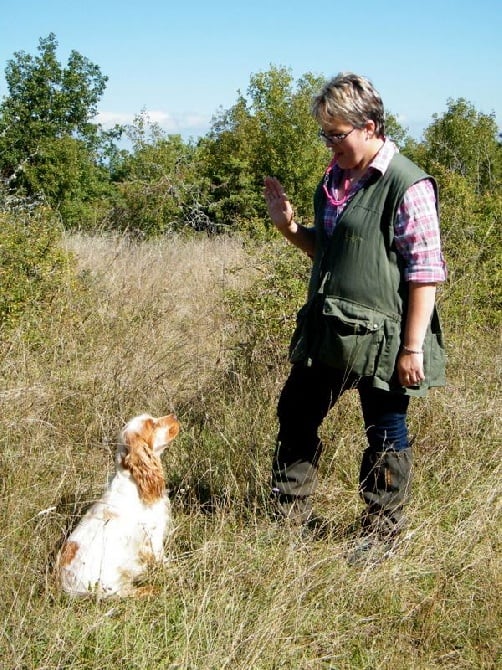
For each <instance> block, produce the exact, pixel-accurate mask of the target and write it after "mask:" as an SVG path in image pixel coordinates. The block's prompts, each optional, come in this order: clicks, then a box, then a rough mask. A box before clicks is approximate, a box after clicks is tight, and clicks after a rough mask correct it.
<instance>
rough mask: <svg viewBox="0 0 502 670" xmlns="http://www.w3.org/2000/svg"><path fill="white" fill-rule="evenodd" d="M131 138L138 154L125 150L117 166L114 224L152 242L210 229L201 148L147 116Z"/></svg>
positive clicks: (130, 131)
mask: <svg viewBox="0 0 502 670" xmlns="http://www.w3.org/2000/svg"><path fill="white" fill-rule="evenodd" d="M125 133H126V135H127V137H128V139H129V140H130V142H131V144H132V152H128V151H125V150H124V151H122V152H121V154H120V155H119V154H118V155H116V156H115V159H114V161H113V164H112V165H111V169H112V175H113V179H114V185H115V194H114V198H113V200H114V203H113V207H112V208H111V211H110V212H109V215H108V220H109V225H110V226H111V227H112V228H114V229H116V230H127V231H128V232H131V233H133V234H135V235H141V236H146V237H148V236H152V235H158V234H163V233H166V232H172V231H175V230H179V229H182V228H187V227H190V228H192V229H195V230H210V229H211V228H212V224H211V221H210V220H209V218H208V216H207V214H206V211H205V207H206V206H207V192H208V188H207V186H206V185H205V183H204V179H203V178H202V177H201V176H200V171H199V170H198V169H197V159H196V149H195V147H194V146H193V145H192V144H190V143H188V144H187V143H185V142H183V140H182V139H181V137H180V136H179V135H168V134H166V133H165V132H164V131H163V130H162V129H161V128H160V127H159V125H158V124H155V123H150V121H149V119H148V115H147V114H146V113H145V112H142V113H141V114H139V115H137V116H136V118H135V119H134V122H133V123H132V124H131V125H128V126H126V128H125Z"/></svg>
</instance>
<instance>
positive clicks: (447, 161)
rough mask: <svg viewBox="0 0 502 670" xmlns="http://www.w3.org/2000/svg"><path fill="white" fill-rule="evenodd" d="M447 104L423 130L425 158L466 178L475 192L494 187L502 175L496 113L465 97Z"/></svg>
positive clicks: (449, 101) (450, 100) (489, 189)
mask: <svg viewBox="0 0 502 670" xmlns="http://www.w3.org/2000/svg"><path fill="white" fill-rule="evenodd" d="M447 104H448V109H447V111H446V113H445V114H443V115H442V116H439V115H438V114H434V115H433V119H434V121H433V123H432V124H431V125H430V126H429V127H428V128H427V129H426V130H425V133H424V139H425V142H424V144H425V151H426V159H428V161H429V163H430V162H431V161H436V162H438V163H440V164H441V165H442V166H444V167H445V168H447V169H448V170H449V171H451V172H454V173H456V174H459V175H461V176H462V177H464V178H466V179H467V180H468V181H469V183H470V184H471V188H473V189H474V191H475V192H476V193H484V192H485V191H491V190H493V189H494V188H496V187H497V186H498V185H499V184H500V176H501V175H500V168H501V156H500V145H499V143H498V141H497V135H498V128H497V122H496V119H495V114H483V113H481V112H478V111H476V109H475V108H474V106H473V105H472V104H471V103H470V102H468V101H467V100H465V99H464V98H459V99H457V100H452V99H451V98H450V99H449V100H448V101H447Z"/></svg>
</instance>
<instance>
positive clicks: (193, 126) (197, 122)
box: [94, 109, 211, 136]
mask: <svg viewBox="0 0 502 670" xmlns="http://www.w3.org/2000/svg"><path fill="white" fill-rule="evenodd" d="M141 114H142V115H144V117H145V119H147V120H148V121H149V122H150V123H152V124H156V125H158V126H160V128H162V130H165V131H166V132H167V133H179V134H180V135H185V136H189V135H203V134H205V133H206V132H207V131H208V130H209V126H210V123H211V117H210V116H209V115H204V114H197V113H194V112H187V113H179V114H175V115H173V114H170V113H169V112H163V111H161V110H155V109H153V110H143V111H142V112H141ZM136 116H138V114H137V113H135V114H130V113H126V112H106V111H101V112H98V114H97V115H96V116H95V117H94V120H95V121H96V122H97V123H100V124H101V125H102V126H103V127H104V128H113V126H114V125H116V124H120V125H127V124H131V123H133V121H134V118H135V117H136Z"/></svg>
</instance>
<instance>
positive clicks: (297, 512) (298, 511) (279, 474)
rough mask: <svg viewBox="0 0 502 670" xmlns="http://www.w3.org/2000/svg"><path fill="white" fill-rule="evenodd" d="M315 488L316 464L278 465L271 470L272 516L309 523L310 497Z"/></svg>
mask: <svg viewBox="0 0 502 670" xmlns="http://www.w3.org/2000/svg"><path fill="white" fill-rule="evenodd" d="M316 486H317V464H312V463H310V462H308V461H296V462H295V463H287V464H286V463H282V464H280V463H278V462H277V460H276V459H274V463H273V468H272V495H271V505H272V513H273V515H274V517H275V518H276V519H278V520H281V519H282V520H287V521H289V522H292V523H293V524H298V525H303V524H306V523H308V521H309V519H310V518H311V516H312V495H313V493H314V491H315V489H316Z"/></svg>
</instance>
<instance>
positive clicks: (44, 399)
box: [0, 235, 502, 670]
mask: <svg viewBox="0 0 502 670" xmlns="http://www.w3.org/2000/svg"><path fill="white" fill-rule="evenodd" d="M67 244H68V247H69V248H70V249H71V250H72V251H73V252H74V253H75V254H76V257H77V259H78V272H79V278H80V280H79V283H78V284H77V285H75V282H74V281H73V280H72V281H70V279H69V281H68V286H67V287H63V289H64V290H63V291H62V294H61V298H60V302H59V303H58V305H55V306H54V309H53V310H52V311H51V313H50V314H46V315H45V316H44V317H43V318H42V317H37V318H39V319H40V321H39V322H35V321H33V320H32V321H31V322H28V323H26V324H25V325H24V326H23V327H22V328H21V330H20V331H19V332H18V333H17V334H16V333H14V334H13V335H11V336H10V337H9V340H8V341H6V342H3V343H2V345H1V349H0V356H1V358H0V427H1V430H0V459H1V470H0V477H1V491H2V505H1V508H0V552H1V553H0V562H1V576H2V579H1V591H0V602H1V604H0V666H1V667H2V668H5V669H6V670H56V669H58V670H59V669H63V668H65V669H70V668H71V669H72V670H84V669H85V670H87V669H89V670H91V669H92V670H104V669H110V670H112V669H115V668H120V669H121V670H133V669H134V670H157V669H159V670H168V669H170V670H174V669H175V668H176V669H179V670H181V669H183V670H222V669H224V668H232V670H249V669H253V670H282V669H284V670H317V669H319V670H321V669H327V668H331V669H336V670H349V669H350V670H352V669H361V670H362V669H365V670H377V669H378V670H380V669H381V670H396V669H398V668H399V669H406V670H433V669H435V668H444V669H446V668H451V669H455V670H464V669H465V670H467V669H469V670H471V669H473V668H479V669H485V668H486V669H494V670H495V669H496V668H500V667H502V656H501V645H500V639H501V635H500V632H501V622H502V616H501V604H500V603H501V574H502V571H501V567H502V566H501V551H500V550H501V525H500V520H501V519H500V494H501V472H500V469H501V468H500V461H501V458H500V457H501V443H500V416H499V415H500V387H499V384H500V341H497V337H496V335H495V334H494V333H488V334H487V333H483V332H482V331H481V330H480V329H476V328H466V329H464V328H463V325H462V319H461V317H458V318H457V320H456V321H454V322H449V323H445V331H446V335H447V339H448V355H449V359H448V360H449V363H448V386H447V387H446V388H445V389H437V390H434V391H433V392H431V393H430V394H429V395H428V396H427V397H426V398H425V399H420V400H417V401H414V402H413V403H412V405H411V409H410V431H411V433H412V435H413V436H414V438H415V442H414V445H415V459H416V467H415V479H414V488H413V498H412V503H411V505H410V507H409V517H410V529H409V532H408V534H407V535H406V536H405V538H404V540H403V543H402V545H401V546H400V548H399V551H397V552H396V553H395V555H394V556H392V557H390V558H389V559H388V560H387V561H385V562H383V563H381V564H379V565H377V566H374V567H370V566H365V567H364V566H363V567H358V568H356V567H353V566H350V565H348V564H347V562H346V560H345V559H344V552H345V549H346V546H347V543H348V541H349V539H350V538H349V536H348V529H350V527H351V525H352V524H353V523H354V522H355V521H356V519H357V517H358V515H359V513H360V511H361V503H360V500H359V498H358V495H357V474H358V468H359V459H360V454H361V451H362V449H363V447H364V435H363V432H362V426H361V418H360V414H359V408H358V403H357V398H356V397H355V396H354V395H351V394H346V395H345V396H344V398H343V399H342V400H341V401H340V403H339V404H338V405H337V407H336V408H335V409H334V410H333V412H332V414H331V415H330V416H329V418H328V419H327V421H326V423H325V425H324V427H323V433H324V435H323V437H324V441H325V443H326V452H325V455H324V457H323V460H322V463H321V477H320V486H319V492H318V495H317V497H316V501H315V506H316V511H317V512H318V513H319V514H321V515H322V516H323V517H324V518H325V520H326V522H327V528H328V531H327V533H326V534H325V535H323V536H317V535H315V534H309V533H307V532H300V531H299V530H297V529H296V530H295V529H292V528H287V527H284V526H278V525H276V524H275V523H274V522H273V521H272V520H271V519H270V518H269V516H268V515H267V510H266V501H267V496H268V478H269V466H270V460H271V455H272V451H273V446H274V439H275V432H276V419H275V404H276V401H277V396H278V393H279V391H280V388H281V385H282V383H283V381H284V378H285V375H286V374H287V370H288V364H287V360H286V343H287V337H288V335H289V333H290V328H289V325H290V324H289V322H290V321H291V319H292V318H293V317H294V311H295V309H296V305H294V304H290V301H289V300H285V301H284V304H283V306H282V308H283V309H284V311H285V314H286V316H285V317H284V318H283V316H282V314H281V315H279V314H278V315H277V319H276V320H275V319H274V316H273V315H272V317H271V316H270V314H269V313H268V312H266V309H265V308H266V302H265V303H264V302H263V301H262V300H261V297H262V294H261V293H260V291H261V289H260V285H261V284H266V285H267V286H269V285H270V282H272V285H273V282H274V263H273V260H270V259H273V257H274V253H275V250H274V248H272V250H270V249H269V250H268V251H267V253H263V254H261V253H260V249H259V248H258V247H250V246H249V247H248V246H245V245H243V244H241V243H239V242H238V241H237V240H232V239H230V238H221V239H214V240H211V239H207V238H201V239H196V240H182V239H170V240H160V241H158V240H157V241H151V242H143V243H133V242H130V241H127V240H126V239H121V238H116V237H113V236H104V235H103V236H102V237H96V238H86V237H79V236H72V237H69V238H68V240H67ZM271 244H274V245H275V244H276V245H277V255H278V256H279V255H280V254H281V253H282V245H283V243H282V242H274V243H271ZM270 251H272V253H270ZM295 279H296V278H295ZM286 281H287V280H286ZM282 284H284V277H282V281H281V285H282ZM253 291H254V295H255V297H256V300H255V302H251V303H250V305H251V307H250V309H252V310H254V313H253V314H252V316H253V317H254V318H255V321H254V323H256V318H258V323H259V324H262V326H261V327H262V330H261V331H260V329H259V328H258V330H256V329H255V330H254V331H253V333H252V335H253V337H254V340H253V346H251V345H250V343H249V338H250V330H249V327H248V326H249V324H246V322H245V319H243V314H245V305H244V309H243V306H242V305H239V304H238V298H237V297H236V296H239V295H242V296H249V295H253ZM229 296H233V297H231V298H230V299H229ZM277 297H278V296H274V298H275V299H277ZM279 299H280V295H279ZM442 300H443V302H444V307H445V312H446V313H449V314H451V313H454V311H453V310H452V309H451V306H449V305H448V292H447V291H446V292H445V294H444V296H443V297H442ZM257 306H262V307H263V309H265V313H264V315H260V313H259V312H260V309H261V307H257ZM260 316H261V317H262V319H264V321H265V323H267V324H269V327H270V338H269V339H267V334H266V332H265V329H263V320H262V321H259V318H260ZM34 318H35V317H34ZM267 327H268V325H267ZM281 329H282V330H281ZM27 332H29V336H27ZM258 340H260V341H258ZM261 340H266V341H261ZM258 345H260V346H258ZM282 345H284V346H282ZM244 359H245V360H244ZM142 411H148V412H150V413H152V414H154V415H160V414H165V413H167V412H169V411H175V412H176V413H177V415H178V418H179V419H180V422H181V425H182V430H181V433H180V435H179V437H178V438H177V439H176V440H175V442H173V445H172V448H171V449H170V450H168V451H167V452H166V453H165V455H164V456H163V463H164V467H165V472H166V478H167V481H168V484H169V488H170V492H171V497H172V502H173V512H174V515H175V521H176V532H175V535H174V537H173V538H172V540H171V541H170V543H169V545H168V546H167V547H166V550H167V553H168V554H169V556H170V559H171V560H170V562H169V563H168V564H167V565H166V566H164V567H162V568H156V569H155V570H152V572H151V573H150V574H149V575H147V578H146V579H147V580H148V581H149V582H150V583H152V584H153V585H154V587H155V595H153V596H152V597H149V598H143V599H126V600H105V601H101V602H96V601H93V600H72V599H69V598H67V597H66V596H65V595H63V594H62V593H60V592H59V590H58V588H57V584H56V583H55V582H54V579H53V574H52V568H53V563H54V556H55V553H56V551H57V549H58V547H59V545H60V543H61V541H62V538H63V537H64V535H65V533H67V532H68V529H69V528H70V527H71V526H72V524H74V523H75V521H76V519H77V518H78V516H79V515H80V514H81V513H82V510H83V509H84V508H85V506H86V505H87V504H88V503H89V502H90V501H92V500H94V499H95V498H96V497H97V496H99V495H100V493H101V491H102V489H103V487H104V485H105V483H106V480H107V478H108V476H109V474H110V473H111V471H112V467H113V453H114V442H115V439H116V434H117V432H118V430H119V429H120V427H121V426H122V424H123V423H124V422H125V421H126V420H127V419H129V418H130V417H131V416H133V415H135V414H138V413H140V412H142Z"/></svg>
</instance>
